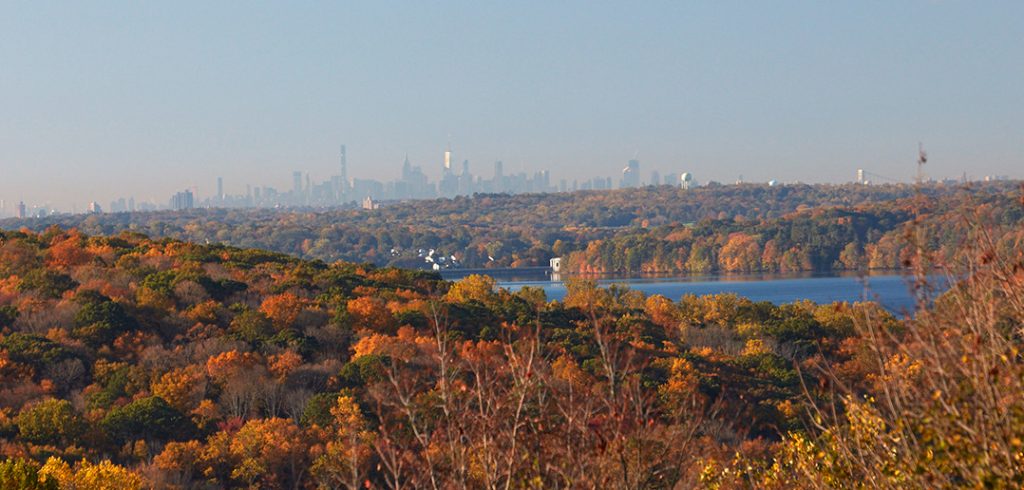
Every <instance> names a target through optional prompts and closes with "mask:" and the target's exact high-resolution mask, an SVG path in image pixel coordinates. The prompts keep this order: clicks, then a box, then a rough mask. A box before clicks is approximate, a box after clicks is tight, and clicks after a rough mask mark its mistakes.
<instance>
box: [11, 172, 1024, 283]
mask: <svg viewBox="0 0 1024 490" xmlns="http://www.w3.org/2000/svg"><path fill="white" fill-rule="evenodd" d="M1015 196H1016V190H1015V184H1013V183H1003V182H996V183H975V184H971V185H970V186H966V187H961V186H957V185H941V184H928V185H923V186H920V187H916V188H915V187H914V186H908V185H872V186H863V185H853V184H850V185H780V186H767V185H755V184H745V185H735V186H713V187H704V188H698V189H692V190H682V189H678V188H673V187H669V186H662V187H647V188H642V189H623V190H617V191H594V192H590V191H586V192H574V193H560V194H532V195H515V196H510V195H477V196H474V197H461V198H456V199H439V200H428V201H411V202H403V203H393V204H390V205H385V206H384V207H383V208H381V209H378V210H373V211H364V210H255V209H249V210H237V209H236V210H227V209H197V210H192V211H188V212H157V213H114V214H102V215H69V216H54V217H49V218H42V219H29V220H20V221H19V220H6V221H3V222H0V227H4V228H7V229H19V228H21V227H28V228H29V229H32V230H35V231H37V232H38V231H43V230H45V229H46V228H47V227H49V226H50V225H53V224H57V225H60V226H62V227H64V228H70V227H75V228H77V229H80V230H82V231H83V232H85V233H88V234H93V235H114V234H117V233H120V232H121V231H134V232H141V233H145V234H147V235H148V236H151V237H154V238H163V237H170V238H176V239H180V240H185V241H190V242H194V243H221V244H226V245H232V246H238V247H252V248H260V249H265V250H273V251H277V252H282V253H286V254H289V255H293V256H295V257H300V258H305V259H313V260H323V261H326V262H333V261H335V260H345V261H350V262H356V263H372V264H375V265H377V266H398V267H404V268H419V269H423V268H428V267H429V266H430V265H431V264H429V263H427V262H426V261H425V260H424V259H423V258H422V257H420V255H421V254H422V253H421V252H425V251H430V250H435V251H437V254H438V256H443V257H455V258H456V260H457V262H458V264H459V265H460V266H462V267H469V268H483V267H522V266H546V265H547V264H548V260H549V259H550V258H551V257H556V256H560V257H563V258H564V263H565V267H566V268H567V269H568V270H571V271H575V272H585V273H639V272H647V273H686V272H693V273H712V272H752V271H770V272H776V271H781V272H788V271H808V270H858V269H868V268H871V269H895V268H902V267H903V263H904V262H905V259H906V254H907V253H908V252H907V251H906V250H905V249H904V248H903V244H904V243H905V242H904V240H903V238H904V236H903V235H904V234H905V233H906V230H907V226H908V225H909V224H914V223H917V222H919V221H921V220H926V221H927V222H928V223H927V226H929V227H930V228H931V229H932V231H931V232H930V235H929V237H928V239H929V240H930V241H931V242H933V243H931V245H932V247H931V248H932V249H933V250H935V251H936V252H937V253H940V254H942V255H944V256H946V257H947V258H948V257H949V256H950V255H951V254H952V253H953V251H955V250H957V249H958V248H959V247H960V246H961V243H960V239H961V238H962V237H963V236H964V234H963V231H964V227H965V226H967V225H968V224H965V223H962V221H963V217H962V216H963V211H964V209H967V210H970V211H971V212H973V211H974V210H975V209H978V208H982V209H985V210H986V212H987V214H989V215H991V219H992V220H994V221H996V222H999V223H1002V224H1015V223H1020V222H1021V221H1022V219H1024V212H1022V211H1021V210H1020V209H1019V207H1016V206H1014V202H1015V199H1016V198H1015ZM915 226H916V225H915Z"/></svg>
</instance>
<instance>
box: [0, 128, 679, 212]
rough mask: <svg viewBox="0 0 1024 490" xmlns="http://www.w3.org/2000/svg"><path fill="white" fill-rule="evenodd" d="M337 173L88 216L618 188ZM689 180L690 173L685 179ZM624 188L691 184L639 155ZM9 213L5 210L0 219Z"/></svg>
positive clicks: (413, 169) (450, 167)
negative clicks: (648, 165)
mask: <svg viewBox="0 0 1024 490" xmlns="http://www.w3.org/2000/svg"><path fill="white" fill-rule="evenodd" d="M338 170H339V171H338V173H337V174H336V175H333V176H331V177H330V178H328V179H326V180H322V181H313V180H312V179H311V178H310V175H309V173H305V172H301V171H294V172H292V183H291V188H289V189H287V190H282V189H278V188H275V187H270V186H253V185H246V186H245V193H244V194H234V195H231V194H228V193H226V192H225V191H224V179H223V178H221V177H218V178H217V183H216V193H215V194H213V195H210V196H208V197H205V198H200V197H199V192H198V189H195V188H192V189H183V190H181V191H179V192H176V193H174V195H172V196H171V197H170V198H169V199H168V200H167V201H164V203H156V202H143V201H136V200H135V198H134V197H128V198H124V197H122V198H119V199H116V200H114V201H112V202H111V203H110V206H109V207H108V208H106V209H103V208H102V207H101V206H100V205H99V204H97V203H95V202H92V203H90V204H89V205H88V208H87V209H88V212H90V213H101V212H112V213H123V212H135V211H155V210H161V209H169V210H175V211H180V210H187V209H192V208H196V207H234V208H244V207H335V206H352V207H360V206H361V207H363V208H366V209H374V208H376V206H378V205H379V203H381V202H386V201H395V200H406V199H431V198H438V197H455V196H468V195H472V194H475V193H508V194H520V193H535V192H571V191H577V190H604V189H614V188H616V183H615V182H614V181H613V179H612V178H611V177H594V178H590V179H585V180H582V181H580V180H576V179H573V180H572V181H571V182H570V181H568V180H567V179H561V180H560V181H559V182H558V183H557V184H556V183H554V182H552V181H551V176H550V173H549V172H548V171H547V170H542V171H538V172H533V173H532V174H530V173H527V172H514V173H511V172H509V173H507V172H506V171H505V167H504V164H503V162H502V161H500V160H499V161H496V162H494V164H493V171H492V172H491V175H490V177H484V176H482V175H474V174H473V173H472V172H471V171H470V164H469V160H462V163H461V165H460V166H458V168H457V164H456V160H455V154H454V153H453V152H452V149H451V147H450V146H449V147H447V148H446V149H445V151H444V154H443V160H442V162H441V177H440V179H438V180H436V181H432V180H431V179H430V178H429V177H428V176H427V173H426V172H424V170H423V168H422V167H421V166H419V165H414V164H413V163H412V162H411V161H410V160H409V157H408V155H406V157H405V160H404V161H403V162H402V170H401V176H400V177H399V178H398V179H396V180H393V181H387V182H382V181H378V180H373V179H360V178H352V179H350V178H349V176H348V154H347V151H346V148H345V145H342V146H341V153H340V161H339V167H338ZM683 175H684V176H689V174H683ZM617 184H618V187H619V188H628V187H639V186H641V185H677V186H678V185H682V186H683V187H689V186H690V185H691V184H692V179H689V180H688V179H686V178H684V179H683V180H682V181H680V177H679V176H677V175H676V174H668V175H665V176H664V177H663V176H662V175H661V174H659V173H658V172H657V171H655V172H652V173H651V174H650V179H649V180H647V181H643V179H641V176H640V161H639V160H638V159H637V158H636V156H634V157H633V158H632V159H631V160H629V161H628V162H627V164H626V167H625V168H623V169H622V176H621V178H620V180H619V181H618V183H617ZM3 209H5V208H4V207H3V206H2V205H0V214H2V213H3V211H2V210H3ZM17 209H18V211H17V213H16V215H17V216H18V217H30V216H45V215H48V214H52V213H54V212H55V211H54V210H52V209H48V208H32V209H27V208H26V206H25V204H24V203H20V204H19V207H18V208H17Z"/></svg>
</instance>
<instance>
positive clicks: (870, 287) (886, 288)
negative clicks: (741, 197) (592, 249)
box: [451, 272, 946, 314]
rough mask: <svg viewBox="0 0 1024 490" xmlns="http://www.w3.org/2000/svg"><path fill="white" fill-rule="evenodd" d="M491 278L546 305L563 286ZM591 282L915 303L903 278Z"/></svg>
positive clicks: (775, 299) (777, 299) (784, 298)
mask: <svg viewBox="0 0 1024 490" xmlns="http://www.w3.org/2000/svg"><path fill="white" fill-rule="evenodd" d="M451 278H452V279H458V277H451ZM496 278H497V279H498V285H499V286H500V287H503V288H507V289H509V290H512V291H517V290H519V289H520V288H522V287H523V286H532V287H539V288H541V289H543V290H544V292H545V293H547V296H548V299H552V300H561V299H562V298H563V297H565V284H564V283H563V282H562V281H561V280H552V279H551V278H550V277H548V276H547V275H546V274H544V273H542V272H538V273H534V274H533V277H530V278H527V277H522V276H521V277H508V276H506V277H502V276H501V275H496ZM597 282H598V284H599V285H601V286H605V287H607V286H608V285H610V284H622V285H625V286H627V287H629V288H630V289H634V290H637V291H643V292H644V293H646V294H648V295H651V294H660V295H663V296H665V297H667V298H669V299H672V300H678V299H679V298H680V297H682V296H683V295H686V294H695V295H698V296H700V295H706V294H721V293H735V294H736V295H738V296H742V297H746V298H750V299H751V300H753V301H770V302H772V303H775V304H784V303H792V302H794V301H799V300H804V299H809V300H811V301H814V302H815V303H831V302H834V301H849V302H855V301H877V302H879V303H880V304H881V305H882V306H884V307H885V308H886V309H888V310H889V311H891V312H893V313H896V314H904V313H907V312H911V311H913V309H914V303H915V300H914V296H913V293H912V291H911V289H910V287H909V282H908V278H906V277H904V276H900V275H870V276H864V277H860V276H857V275H845V276H843V275H826V276H821V275H805V276H797V277H793V276H788V277H787V276H778V275H735V276H697V277H610V278H601V279H599V280H598V281H597ZM933 282H934V283H935V284H934V287H935V288H936V290H937V291H941V290H944V289H945V287H946V286H945V281H944V280H942V278H939V277H936V278H935V279H934V280H933Z"/></svg>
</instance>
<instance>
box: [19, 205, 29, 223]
mask: <svg viewBox="0 0 1024 490" xmlns="http://www.w3.org/2000/svg"><path fill="white" fill-rule="evenodd" d="M27 214H28V213H26V211H25V202H24V201H19V202H18V218H19V219H25V216H27Z"/></svg>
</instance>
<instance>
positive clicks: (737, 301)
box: [0, 188, 1024, 489]
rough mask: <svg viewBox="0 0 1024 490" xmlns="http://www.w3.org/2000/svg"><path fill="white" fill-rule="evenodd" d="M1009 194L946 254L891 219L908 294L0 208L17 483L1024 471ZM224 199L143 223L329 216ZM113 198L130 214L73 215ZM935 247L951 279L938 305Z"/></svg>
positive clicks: (930, 226) (614, 481)
mask: <svg viewBox="0 0 1024 490" xmlns="http://www.w3.org/2000/svg"><path fill="white" fill-rule="evenodd" d="M808 189H812V190H813V189H814V188H808ZM748 190H749V191H750V192H752V193H755V194H764V193H775V192H783V190H777V189H767V188H750V189H743V191H744V192H746V191H748ZM791 191H792V190H791ZM805 191H806V192H812V191H810V190H805ZM637 192H638V193H640V192H643V191H637ZM652 192H653V191H652ZM708 192H712V191H708ZM737 192H739V191H737ZM794 192H797V191H794ZM800 192H803V191H800ZM814 192H817V191H814ZM630 195H631V194H628V193H624V194H612V196H613V197H614V196H619V197H625V196H630ZM836 195H837V196H839V195H845V192H840V191H838V190H837V191H836ZM955 196H960V194H959V193H954V194H953V195H951V196H950V199H960V197H955ZM613 197H602V196H597V195H591V194H584V195H582V197H580V196H577V197H571V196H560V197H555V198H552V199H579V198H585V199H594V200H595V201H598V202H601V201H603V200H604V199H612V198H613ZM763 197H764V196H763V195H759V197H757V198H751V199H749V200H746V201H745V200H744V199H741V198H740V197H739V196H736V200H737V202H748V203H750V202H754V201H759V200H760V199H762V198H763ZM911 197H913V196H911ZM1002 197H1003V195H1002V194H999V193H995V194H985V195H984V196H979V195H978V194H977V193H970V197H969V199H978V200H979V201H981V202H983V203H984V204H982V205H978V206H973V207H972V208H971V209H972V212H973V213H974V214H971V215H968V216H964V217H963V218H962V219H961V222H963V223H965V224H964V225H963V227H962V228H956V229H955V231H950V233H956V234H960V233H963V234H962V235H959V238H960V239H961V240H962V241H963V242H964V247H963V248H960V249H958V251H957V252H956V253H953V252H952V251H949V253H934V252H935V250H936V249H935V248H934V247H930V245H934V244H936V243H939V244H941V243H944V242H943V239H942V238H941V237H937V234H938V232H939V231H942V230H945V228H941V227H936V226H935V225H934V222H933V221H932V220H931V219H929V218H928V217H927V216H923V215H922V214H921V213H918V215H917V224H916V225H915V227H914V228H912V229H909V230H907V231H906V232H905V233H903V234H902V235H901V236H902V237H903V239H904V240H905V241H902V242H900V243H899V246H900V247H901V250H907V251H909V252H907V253H905V254H904V255H903V256H902V257H903V259H904V261H905V265H907V266H909V267H911V268H912V269H913V270H916V271H917V272H918V275H908V287H913V288H914V290H915V292H916V294H918V295H919V297H920V298H921V307H920V308H919V310H918V311H916V312H915V313H914V314H913V315H912V316H910V317H907V318H903V317H896V316H893V315H892V314H890V313H888V312H886V311H885V310H883V309H882V308H880V307H879V306H877V305H875V304H872V303H862V304H846V303H836V304H829V305H816V304H811V303H807V302H798V303H794V304H787V305H774V304H771V303H767V302H762V303H755V302H752V301H750V300H747V299H743V298H739V297H736V296H731V295H722V296H708V297H694V296H686V297H683V298H664V297H661V296H651V297H645V296H644V295H642V294H640V293H637V292H634V291H629V290H627V289H622V288H618V287H610V288H607V289H602V288H598V287H596V286H595V284H594V283H593V282H590V281H586V280H573V281H570V282H569V284H568V289H569V291H568V294H567V295H566V297H565V299H564V301H561V302H557V301H547V299H546V298H545V296H544V293H543V292H542V291H540V290H536V289H531V288H524V289H523V290H521V291H518V292H516V293H510V292H508V291H505V290H501V289H496V288H495V285H494V282H493V280H491V279H490V278H488V277H486V276H470V277H468V278H466V279H464V280H461V281H459V282H456V283H449V282H445V281H442V280H440V278H439V277H438V276H436V275H435V274H433V273H430V272H423V271H413V270H404V269H397V268H392V267H375V266H372V265H356V264H352V263H347V262H333V263H327V262H324V261H316V260H314V261H308V260H302V259H299V258H295V257H292V256H289V255H285V254H280V253H274V252H267V251H261V250H255V249H242V248H234V247H231V246H226V245H222V244H210V245H203V244H195V243H189V242H183V241H178V240H175V239H171V238H148V237H147V236H145V235H142V234H140V233H134V232H120V233H114V234H110V235H104V236H89V235H87V234H84V233H82V232H80V231H78V230H74V229H71V230H67V229H61V228H57V227H51V228H47V229H45V230H43V231H41V232H32V231H27V230H25V231H8V232H0V487H2V488H32V489H35V488H67V489H81V488H96V487H97V485H98V484H99V483H100V482H102V483H103V484H104V485H106V486H105V487H104V488H222V487H226V488H365V487H371V488H499V487H500V488H513V487H515V488H630V489H632V488H692V487H705V488H749V487H763V488H779V489H783V488H794V487H821V488H827V487H840V488H847V487H872V488H935V487H939V486H957V487H972V488H977V487H990V488H1003V487H1020V486H1021V485H1024V444H1022V443H1021V440H1022V438H1024V386H1022V385H1024V358H1022V354H1021V347H1022V345H1021V344H1022V338H1024V335H1022V333H1024V331H1022V325H1024V284H1022V283H1024V252H1022V251H1024V247H1022V246H1021V240H1022V239H1024V228H1022V227H1021V226H1019V225H1017V224H1016V223H1018V222H1019V213H1020V209H1021V203H1020V202H1016V203H1015V204H1013V206H1011V203H1003V202H1002V201H1001V200H1000V199H1002ZM477 199H481V200H488V199H491V200H505V201H508V202H517V200H530V199H542V198H540V197H530V196H526V197H521V196H516V197H504V196H502V197H480V198H477ZM780 199H781V198H780ZM963 199H968V198H967V197H965V198H963ZM1018 199H1019V197H1018ZM466 201H467V202H471V201H470V200H466ZM779 202H782V201H779ZM955 202H956V204H952V205H951V206H952V207H957V208H961V207H963V206H962V203H960V202H958V201H955ZM446 203H448V204H449V205H450V206H453V207H454V206H457V205H459V204H458V203H459V201H458V200H456V201H448V202H446ZM990 203H994V204H990ZM852 204H855V203H852ZM649 205H651V206H655V205H658V204H657V203H656V202H652V203H649ZM662 205H665V206H666V207H668V204H667V203H662ZM855 205H857V206H862V205H863V206H868V207H870V206H871V203H867V204H863V203H862V204H855ZM409 206H410V207H406V208H400V207H395V208H392V209H390V210H386V209H385V210H381V211H382V212H381V213H380V216H379V217H378V216H377V215H373V214H370V213H366V214H359V213H353V214H352V216H357V215H358V216H361V218H360V219H361V220H362V221H357V222H355V223H354V224H343V225H331V226H332V228H331V230H335V231H336V230H338V228H333V227H334V226H342V227H344V226H352V227H354V228H353V229H358V227H359V226H371V223H374V222H375V220H377V219H385V218H388V219H390V218H391V217H393V216H394V213H400V212H402V209H406V210H407V212H409V213H412V212H413V210H414V206H417V204H411V205H409ZM463 206H465V207H467V208H472V207H475V206H468V205H464V204H463ZM595 206H596V205H595ZM607 206H608V209H611V208H614V205H613V203H607ZM638 206H639V204H638ZM761 206H763V207H762V208H761V210H759V211H753V210H751V211H750V213H753V214H754V216H751V217H749V218H748V219H749V220H751V221H758V222H759V223H761V224H759V225H758V226H763V227H764V228H756V229H757V230H760V231H759V233H760V234H762V235H763V236H764V237H765V238H767V237H768V236H772V237H773V238H769V240H770V239H781V235H770V233H772V232H770V231H768V230H771V226H773V225H771V223H773V220H776V219H787V218H786V217H785V216H782V215H784V214H792V213H794V212H795V213H796V215H795V216H794V218H793V220H792V222H793V223H797V222H798V220H797V219H796V218H799V219H806V220H808V221H807V222H806V224H805V225H801V226H808V227H812V228H813V226H815V225H814V223H816V221H814V220H815V219H818V218H819V217H820V219H822V220H824V221H826V222H827V221H833V220H834V218H836V217H837V216H843V215H842V214H839V215H837V214H834V213H842V212H841V211H834V210H824V211H816V212H810V213H809V214H808V213H807V212H803V211H799V210H797V211H793V210H781V209H775V206H774V205H772V204H771V203H770V202H769V203H766V204H762V205H761ZM1003 206H1005V207H1006V209H1005V210H1003V209H1004V208H1003ZM1014 206H1015V207H1014ZM1010 207H1014V209H1015V211H1012V212H1011V211H1008V209H1010ZM741 208H742V205H740V204H737V206H736V207H735V208H733V209H734V210H739V209H741ZM994 209H1000V210H1003V211H1002V214H1000V213H996V212H995V211H993V210H994ZM581 212H583V211H581ZM709 212H710V211H709ZM886 212H887V213H890V214H889V215H886V216H890V218H887V219H891V220H892V221H893V222H902V221H906V220H907V218H906V216H903V215H899V213H900V212H901V211H898V210H893V209H890V210H889V211H886ZM908 212H909V211H908ZM233 213H234V212H228V211H197V212H195V213H193V214H192V215H191V216H190V217H188V218H187V219H191V220H194V221H193V222H192V224H179V225H175V224H173V223H166V222H163V221H161V222H156V221H155V222H154V224H153V226H167V227H171V226H182V227H183V228H182V229H187V228H188V227H189V226H195V227H196V228H195V229H196V230H206V231H203V232H199V231H194V232H189V233H195V234H196V235H195V236H203V234H204V233H209V234H211V235H210V236H213V237H214V238H216V236H217V234H218V233H221V232H223V233H227V234H230V233H233V230H235V229H236V228H237V229H238V230H239V233H243V234H249V235H248V236H249V238H248V239H253V240H255V239H256V237H257V236H258V235H259V234H260V233H261V232H260V230H262V229H264V227H269V228H273V227H275V226H277V224H279V223H280V221H281V220H286V219H289V220H294V222H295V225H294V226H293V227H291V228H285V230H286V231H284V232H288V231H287V230H295V229H311V228H310V227H315V226H317V225H316V224H315V223H316V222H317V221H316V220H319V219H326V218H321V215H317V214H308V215H307V214H281V213H265V214H261V215H259V216H264V217H265V218H266V221H254V222H252V223H249V224H244V223H242V224H239V223H232V222H231V220H225V222H220V221H218V220H220V219H222V218H228V217H229V216H249V217H252V216H253V215H252V214H251V213H241V212H239V213H240V214H237V215H235V214H233ZM552 213H553V212H551V211H550V210H546V211H539V210H538V211H536V212H534V213H532V214H533V215H539V216H548V215H550V214H552ZM773 213H778V214H779V216H776V215H773ZM1006 213H1009V214H1008V215H1007V214H1006ZM1014 213H1017V214H1014ZM598 214H601V213H600V212H599V213H598ZM668 214H669V213H668V212H666V218H665V219H666V221H667V220H669V219H674V220H682V219H684V218H682V217H675V218H668V217H667V215H668ZM740 215H743V213H740V212H737V213H736V216H740ZM437 216H442V217H441V218H438V220H439V222H443V221H444V218H443V216H451V215H444V214H438V215H437ZM485 216H486V214H485ZM759 216H760V217H759ZM1006 216H1009V217H1008V218H1007V217H1006ZM157 217H158V218H159V219H163V220H171V219H175V218H178V217H176V216H172V215H155V218H154V219H156V218H157ZM121 218H124V219H135V218H132V217H129V216H125V217H120V216H114V217H112V218H108V217H105V216H101V217H90V218H89V219H88V220H87V222H86V223H83V225H85V226H87V227H96V226H103V225H102V224H101V223H103V220H105V219H121ZM722 218H724V217H721V216H720V217H718V218H716V219H722ZM181 219H186V218H181ZM239 219H240V218H239ZM307 219H308V220H311V221H312V223H314V224H311V223H307V222H306V220H307ZM406 219H407V221H406V222H407V223H408V222H411V221H412V220H413V218H411V217H408V218H406ZM473 219H475V220H479V219H482V218H480V217H475V218H473ZM551 219H555V218H551ZM623 219H624V220H625V222H626V223H629V222H632V220H634V219H636V218H628V219H627V218H623ZM398 220H399V222H401V218H399V219H398ZM852 221H853V222H857V221H856V220H852ZM730 222H731V223H733V224H731V225H721V226H727V227H731V226H738V225H737V223H739V221H737V220H736V219H735V218H732V219H731V220H730ZM157 223H164V224H163V225H158V224H157ZM714 223H716V221H705V222H704V223H702V224H698V225H696V226H694V227H691V228H686V229H687V230H689V233H694V234H696V236H702V235H700V233H703V232H702V231H701V230H702V229H704V227H708V229H713V228H715V227H716V226H718V225H715V224H714ZM947 224H949V226H954V225H952V224H950V223H947ZM967 224H970V226H968V225H967ZM111 226H113V225H111ZM118 226H121V225H118ZM402 226H405V225H402ZM409 226H411V225H409ZM436 226H439V225H436ZM659 226H665V227H671V226H673V225H670V224H668V223H667V222H666V223H664V224H659V225H657V226H655V227H653V228H652V229H650V231H647V232H643V231H636V229H635V228H634V229H633V231H631V232H630V233H635V234H638V235H639V236H645V235H646V234H647V233H650V234H652V235H651V236H653V237H661V241H670V240H669V239H666V238H665V237H662V236H660V235H657V233H664V232H661V231H658V230H659V229H660V228H658V227H659ZM858 226H859V225H858ZM955 226H960V225H955ZM206 227H208V228H206ZM395 228H396V229H398V228H400V226H397V225H396V227H395ZM454 228H455V229H456V230H457V229H458V227H454ZM341 229H345V228H341ZM794 229H795V228H794ZM866 229H870V226H868V227H867V228H866ZM519 230H520V231H519V233H521V232H522V228H519ZM383 232H384V231H382V233H383ZM675 232H676V231H674V232H669V233H675ZM331 233H334V231H332V232H331ZM510 233H517V232H510ZM733 233H736V232H734V231H730V232H729V235H725V236H730V237H731V236H735V235H733ZM826 233H828V232H826ZM195 236H192V237H193V238H195ZM222 238H225V239H226V238H227V237H222ZM935 240H938V242H935ZM230 241H232V242H235V241H238V240H235V239H232V240H230ZM731 241H732V240H731V239H730V240H729V242H728V243H731ZM588 250H589V249H588ZM762 255H763V253H762ZM719 257H721V254H720V255H719ZM937 261H939V262H940V263H938V265H944V266H946V267H947V268H948V269H949V270H951V271H952V272H951V273H953V274H954V275H953V276H952V277H956V278H959V279H960V280H959V282H958V283H957V284H956V285H955V286H954V287H953V288H952V289H951V290H950V291H949V292H948V293H946V294H945V295H943V296H941V297H939V298H938V299H937V300H936V301H935V303H934V306H927V305H928V304H929V300H930V299H931V298H930V296H929V289H928V285H927V283H926V281H924V280H923V279H921V278H923V277H926V274H925V272H926V271H931V270H933V269H932V266H933V265H936V262H937Z"/></svg>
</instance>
